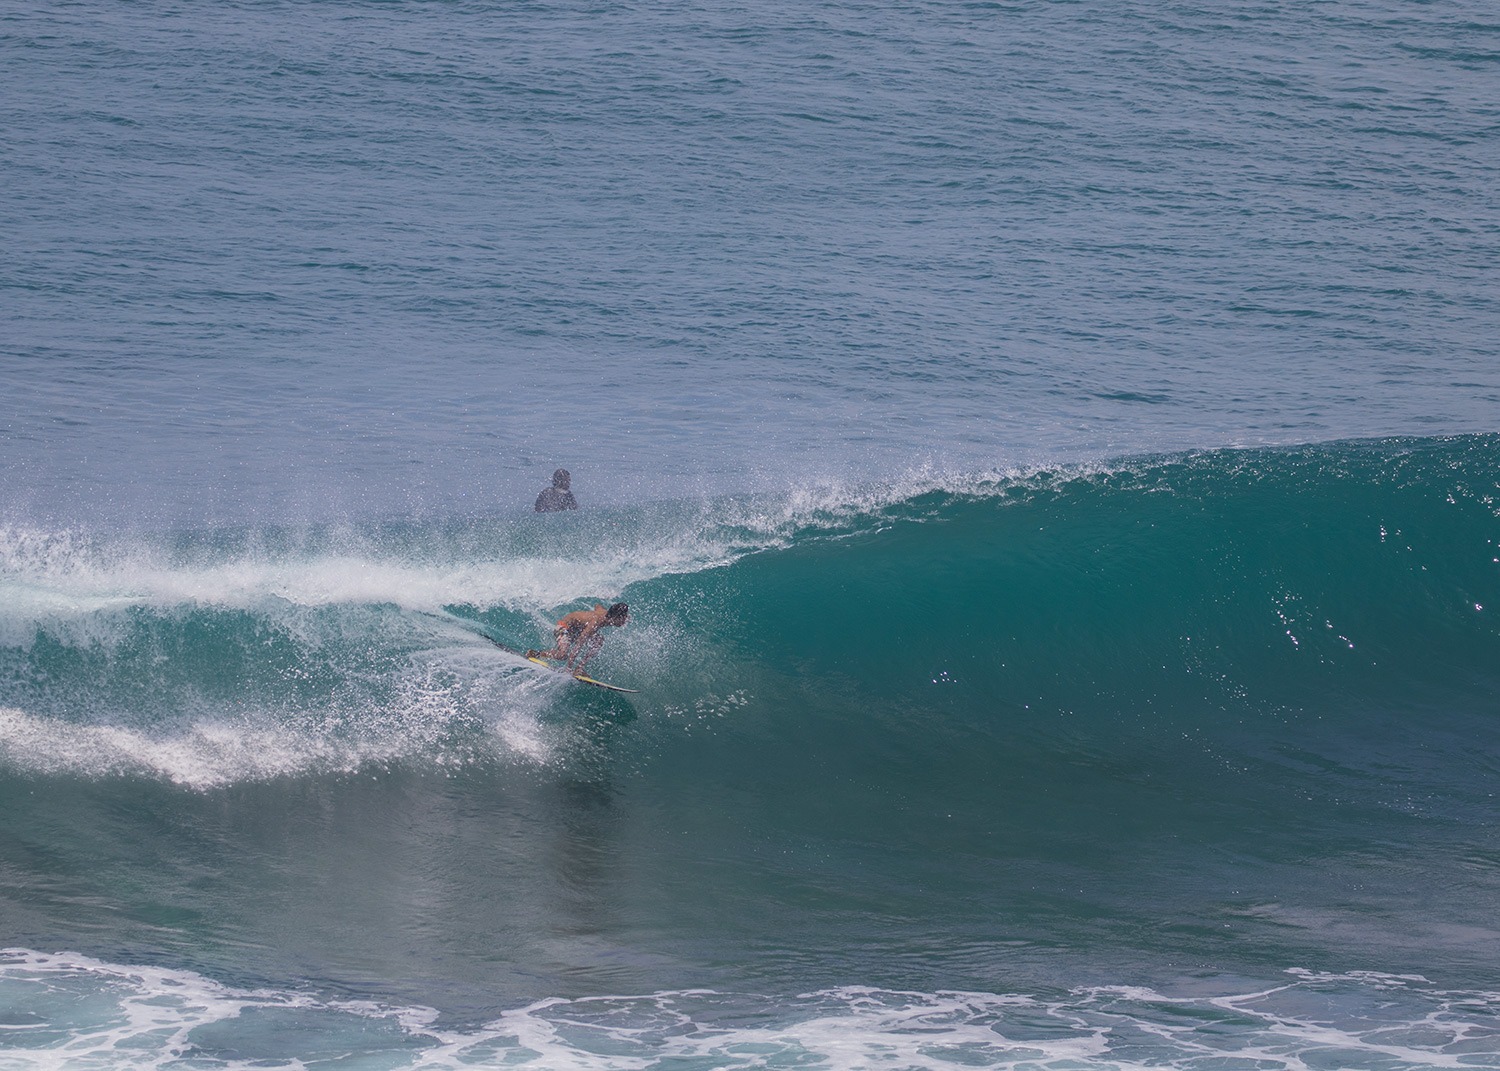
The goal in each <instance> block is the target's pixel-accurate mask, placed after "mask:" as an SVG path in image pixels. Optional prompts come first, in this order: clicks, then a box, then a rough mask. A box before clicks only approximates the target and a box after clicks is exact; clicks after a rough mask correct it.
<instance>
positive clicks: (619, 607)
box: [604, 602, 630, 624]
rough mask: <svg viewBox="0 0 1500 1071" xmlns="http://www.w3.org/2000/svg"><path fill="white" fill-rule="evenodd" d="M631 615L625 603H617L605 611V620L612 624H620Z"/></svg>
mask: <svg viewBox="0 0 1500 1071" xmlns="http://www.w3.org/2000/svg"><path fill="white" fill-rule="evenodd" d="M629 614H630V607H628V606H626V605H625V604H624V603H623V602H617V603H615V604H614V605H613V606H611V607H610V608H609V609H608V610H606V611H604V620H606V621H608V622H610V623H611V624H619V623H620V622H622V621H624V620H625V618H626V617H627V616H628V615H629Z"/></svg>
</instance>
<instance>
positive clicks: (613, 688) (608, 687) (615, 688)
mask: <svg viewBox="0 0 1500 1071" xmlns="http://www.w3.org/2000/svg"><path fill="white" fill-rule="evenodd" d="M480 635H481V636H484V638H485V639H487V640H489V641H490V642H491V643H493V644H494V645H495V646H496V647H498V648H500V650H502V651H509V652H510V653H511V654H513V655H519V656H520V657H522V658H524V659H526V661H528V662H531V663H532V664H534V665H538V666H541V667H542V668H543V669H550V670H551V671H552V672H553V673H560V674H562V675H563V676H564V677H567V678H569V679H571V680H575V681H577V682H578V683H579V684H592V685H593V686H594V687H595V688H603V689H604V690H605V691H609V692H629V693H631V694H632V695H633V694H635V693H637V692H639V691H640V689H639V688H622V687H620V686H619V685H618V684H610V683H609V682H607V681H598V680H595V679H594V678H593V677H575V676H574V675H573V674H571V673H569V672H568V667H567V666H559V665H557V664H555V663H553V662H549V661H548V660H547V659H545V658H542V657H541V656H539V655H532V654H528V653H527V652H525V651H521V650H517V649H516V648H514V647H512V646H510V645H509V644H505V643H501V642H500V641H499V640H497V639H495V638H494V637H493V636H485V634H484V633H483V632H481V633H480Z"/></svg>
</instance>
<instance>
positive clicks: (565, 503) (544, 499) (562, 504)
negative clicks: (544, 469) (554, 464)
mask: <svg viewBox="0 0 1500 1071" xmlns="http://www.w3.org/2000/svg"><path fill="white" fill-rule="evenodd" d="M572 483H573V477H572V476H571V475H569V473H568V470H567V469H558V470H557V471H556V472H554V473H553V474H552V486H551V487H548V488H546V489H545V490H543V491H542V493H541V494H539V495H537V496H536V512H537V513H558V512H561V511H562V510H565V509H577V508H578V500H577V499H576V498H574V497H573V492H572V491H570V490H568V488H569V487H570V486H571V485H572Z"/></svg>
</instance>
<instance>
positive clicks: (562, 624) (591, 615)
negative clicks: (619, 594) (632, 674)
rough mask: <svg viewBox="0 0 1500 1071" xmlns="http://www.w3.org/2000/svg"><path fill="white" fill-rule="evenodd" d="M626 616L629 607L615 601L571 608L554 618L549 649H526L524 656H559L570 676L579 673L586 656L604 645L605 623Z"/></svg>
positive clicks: (616, 624) (621, 620) (615, 624)
mask: <svg viewBox="0 0 1500 1071" xmlns="http://www.w3.org/2000/svg"><path fill="white" fill-rule="evenodd" d="M629 619H630V607H628V606H626V605H625V604H624V603H623V602H617V603H615V604H614V605H613V606H611V607H610V608H609V609H607V610H606V609H605V608H604V607H603V605H601V604H599V603H595V604H594V608H593V609H592V610H574V611H573V612H572V613H571V614H567V615H566V616H564V617H563V618H562V620H560V621H558V623H557V626H556V627H555V628H554V629H553V630H552V637H553V642H552V650H550V651H527V652H526V657H527V658H551V659H562V660H564V661H565V664H566V666H567V668H568V669H570V670H572V672H573V676H575V677H581V676H583V668H584V666H586V665H588V662H589V659H591V658H593V657H594V656H595V655H596V654H598V653H599V648H601V647H603V646H604V634H603V632H602V631H601V630H602V629H603V628H604V626H605V625H610V626H613V627H614V628H619V627H620V626H621V625H623V624H625V622H626V621H628V620H629Z"/></svg>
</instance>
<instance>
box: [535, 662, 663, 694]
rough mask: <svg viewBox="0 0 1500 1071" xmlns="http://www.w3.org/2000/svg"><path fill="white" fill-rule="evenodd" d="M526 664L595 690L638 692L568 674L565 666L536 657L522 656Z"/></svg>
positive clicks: (633, 689)
mask: <svg viewBox="0 0 1500 1071" xmlns="http://www.w3.org/2000/svg"><path fill="white" fill-rule="evenodd" d="M522 657H523V658H525V659H526V661H528V662H534V663H536V664H537V665H539V666H542V667H544V668H546V669H550V670H551V671H552V672H553V673H561V674H563V675H564V676H566V677H572V678H573V679H574V680H575V681H578V682H579V683H580V684H592V685H593V686H594V687H595V688H607V689H609V690H610V691H611V692H639V691H640V689H639V688H621V687H620V686H619V685H618V684H609V683H607V682H605V681H596V680H595V679H594V678H593V677H579V676H575V675H574V674H572V673H569V672H568V667H567V666H558V665H554V664H553V663H551V662H549V661H547V660H546V659H545V658H541V657H538V656H536V655H523V656H522Z"/></svg>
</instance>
